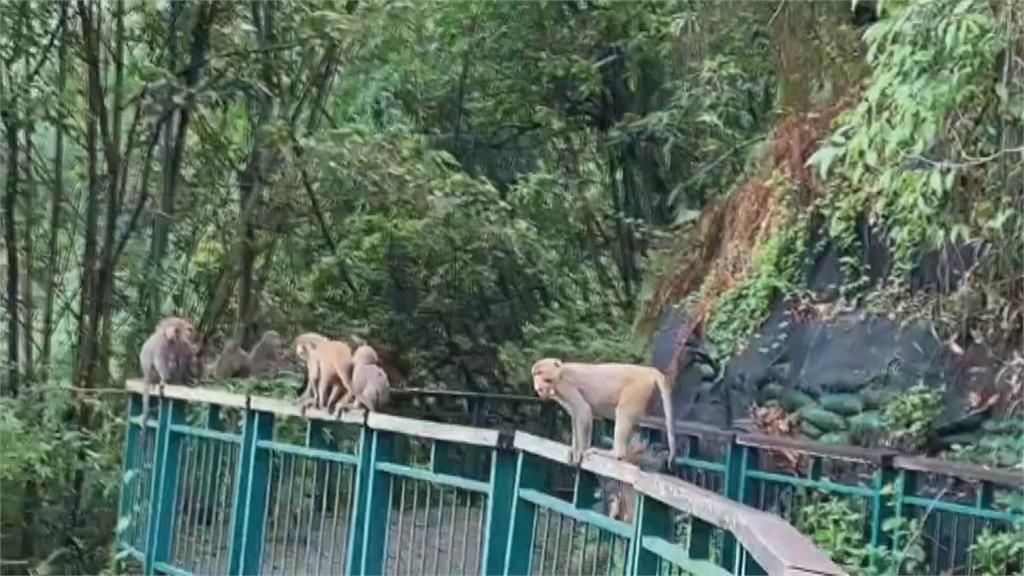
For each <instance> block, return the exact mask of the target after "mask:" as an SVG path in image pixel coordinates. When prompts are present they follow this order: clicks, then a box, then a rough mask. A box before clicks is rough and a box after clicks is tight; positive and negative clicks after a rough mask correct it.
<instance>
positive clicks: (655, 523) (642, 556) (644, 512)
mask: <svg viewBox="0 0 1024 576" xmlns="http://www.w3.org/2000/svg"><path fill="white" fill-rule="evenodd" d="M636 502H637V503H636V517H635V518H634V519H633V541H632V542H631V543H630V547H629V561H628V562H627V567H626V573H627V574H632V575H635V576H643V575H647V574H657V573H658V555H657V554H654V553H653V552H650V551H648V550H647V549H645V548H644V546H643V539H644V536H657V537H659V538H664V539H665V540H668V541H671V540H672V536H673V534H672V508H670V507H669V506H668V505H666V504H665V503H663V502H660V501H658V500H655V499H654V498H651V497H649V496H646V495H644V494H642V493H640V492H637V495H636Z"/></svg>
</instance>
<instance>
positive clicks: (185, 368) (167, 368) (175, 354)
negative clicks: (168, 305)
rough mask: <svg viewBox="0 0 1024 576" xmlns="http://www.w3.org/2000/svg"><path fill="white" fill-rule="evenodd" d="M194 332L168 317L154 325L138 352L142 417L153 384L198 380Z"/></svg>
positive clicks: (147, 406) (187, 326) (177, 320)
mask: <svg viewBox="0 0 1024 576" xmlns="http://www.w3.org/2000/svg"><path fill="white" fill-rule="evenodd" d="M195 341H196V329H195V328H193V327H192V324H189V323H188V321H186V320H183V319H181V318H178V317H176V316H170V317H168V318H164V319H163V320H161V321H160V323H159V324H157V326H156V328H155V329H154V330H153V333H152V334H150V335H149V338H146V341H145V343H143V344H142V350H141V351H140V352H139V365H140V366H141V368H142V380H143V382H144V383H145V385H146V386H145V392H144V393H143V395H142V414H143V417H144V418H148V417H149V391H150V386H151V385H153V384H186V383H188V382H189V381H191V380H193V379H194V378H198V377H199V376H200V373H199V372H200V370H199V369H198V365H199V360H198V352H199V349H198V347H197V346H196V345H195V343H194V342H195Z"/></svg>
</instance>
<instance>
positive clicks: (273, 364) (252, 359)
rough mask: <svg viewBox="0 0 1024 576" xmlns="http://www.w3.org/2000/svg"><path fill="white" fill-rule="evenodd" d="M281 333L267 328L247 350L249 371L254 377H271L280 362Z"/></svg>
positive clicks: (275, 374)
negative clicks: (254, 344) (249, 349)
mask: <svg viewBox="0 0 1024 576" xmlns="http://www.w3.org/2000/svg"><path fill="white" fill-rule="evenodd" d="M281 343H282V340H281V335H280V334H278V333H277V332H275V331H273V330H267V331H266V332H264V333H263V336H261V337H260V341H259V342H257V343H256V346H253V349H252V352H249V355H248V356H249V358H248V359H249V373H250V374H251V375H252V377H254V378H273V377H275V376H277V370H278V367H279V366H280V362H281V348H282V346H281Z"/></svg>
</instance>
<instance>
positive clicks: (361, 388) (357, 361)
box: [334, 344, 391, 415]
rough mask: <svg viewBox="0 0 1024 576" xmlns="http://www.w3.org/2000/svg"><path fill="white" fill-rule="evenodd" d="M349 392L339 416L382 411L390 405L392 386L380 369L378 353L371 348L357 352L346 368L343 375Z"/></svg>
mask: <svg viewBox="0 0 1024 576" xmlns="http://www.w3.org/2000/svg"><path fill="white" fill-rule="evenodd" d="M341 377H342V380H343V381H344V383H345V387H346V388H348V392H346V393H345V396H344V397H342V399H341V401H339V402H338V405H337V407H336V408H335V410H334V414H335V415H340V414H341V412H342V411H343V410H347V409H349V408H359V407H362V408H364V409H366V410H370V411H374V412H376V411H379V410H381V409H382V408H384V407H385V406H387V405H388V402H390V401H391V385H390V384H389V383H388V375H387V374H385V373H384V370H383V369H382V368H381V367H380V359H379V358H378V357H377V351H376V350H374V349H373V348H372V347H370V346H368V345H365V344H364V345H362V346H360V347H358V348H356V351H355V353H354V354H352V360H350V361H349V362H347V363H346V364H345V368H344V370H343V371H342V374H341Z"/></svg>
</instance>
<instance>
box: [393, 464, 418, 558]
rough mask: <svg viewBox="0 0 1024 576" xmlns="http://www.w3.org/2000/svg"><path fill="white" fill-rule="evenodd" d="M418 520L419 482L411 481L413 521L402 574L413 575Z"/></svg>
mask: <svg viewBox="0 0 1024 576" xmlns="http://www.w3.org/2000/svg"><path fill="white" fill-rule="evenodd" d="M419 518H420V481H418V480H414V481H413V519H412V521H411V522H412V524H411V526H410V535H409V544H410V549H409V560H407V561H406V572H404V573H406V574H412V573H413V559H414V558H415V557H416V551H417V550H416V535H417V531H418V529H419V527H418V526H416V521H417V519H419ZM395 568H397V565H395Z"/></svg>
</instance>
